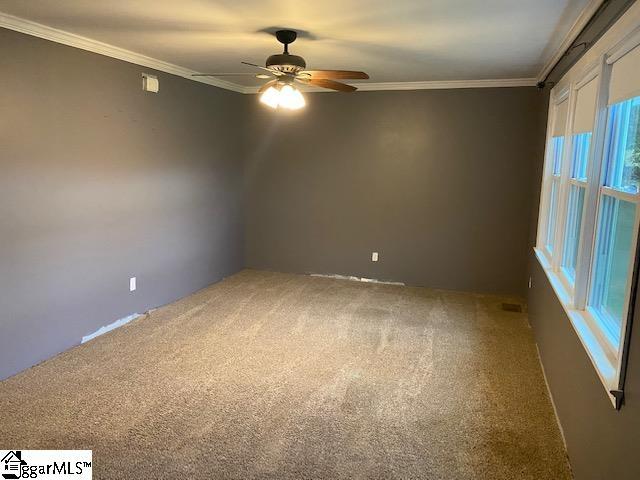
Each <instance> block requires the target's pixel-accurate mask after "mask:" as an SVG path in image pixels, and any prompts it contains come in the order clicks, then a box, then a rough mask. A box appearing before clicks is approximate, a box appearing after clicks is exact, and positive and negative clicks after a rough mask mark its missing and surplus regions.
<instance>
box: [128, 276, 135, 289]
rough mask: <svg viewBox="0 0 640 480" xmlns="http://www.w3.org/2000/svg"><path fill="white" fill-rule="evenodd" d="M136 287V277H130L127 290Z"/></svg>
mask: <svg viewBox="0 0 640 480" xmlns="http://www.w3.org/2000/svg"><path fill="white" fill-rule="evenodd" d="M135 289H136V277H131V278H130V279H129V291H130V292H133V291H134V290H135Z"/></svg>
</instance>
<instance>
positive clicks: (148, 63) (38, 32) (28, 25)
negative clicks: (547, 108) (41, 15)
mask: <svg viewBox="0 0 640 480" xmlns="http://www.w3.org/2000/svg"><path fill="white" fill-rule="evenodd" d="M0 27H2V28H7V29H9V30H14V31H16V32H21V33H25V34H27V35H32V36H34V37H39V38H43V39H45V40H50V41H52V42H56V43H61V44H63V45H68V46H70V47H75V48H79V49H82V50H86V51H89V52H93V53H97V54H99V55H105V56H107V57H111V58H116V59H118V60H122V61H125V62H128V63H133V64H136V65H140V66H143V67H147V68H153V69H154V70H158V71H161V72H166V73H170V74H172V75H177V76H179V77H184V78H186V79H188V80H192V81H194V82H200V83H205V84H207V85H213V86H215V87H220V88H224V89H226V90H232V91H234V92H238V93H244V94H255V93H257V92H258V88H259V87H248V86H244V85H238V84H236V83H232V82H228V81H225V80H220V79H217V78H213V77H193V76H192V75H193V74H194V73H199V72H196V71H195V70H191V69H188V68H185V67H181V66H179V65H174V64H172V63H168V62H164V61H162V60H158V59H156V58H152V57H148V56H146V55H142V54H139V53H136V52H132V51H130V50H125V49H124V48H120V47H116V46H113V45H109V44H107V43H104V42H99V41H97V40H93V39H90V38H87V37H83V36H81V35H76V34H74V33H69V32H65V31H63V30H59V29H57V28H53V27H49V26H46V25H42V24H40V23H36V22H32V21H31V20H26V19H24V18H20V17H15V16H13V15H9V14H6V13H2V12H0ZM535 84H536V79H535V78H509V79H490V80H447V81H424V82H378V83H376V82H371V83H352V84H351V85H353V86H354V87H357V88H358V90H359V91H378V90H438V89H452V88H500V87H530V86H534V85H535ZM301 90H303V91H305V92H331V90H327V89H324V88H316V87H302V88H301Z"/></svg>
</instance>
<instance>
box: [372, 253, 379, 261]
mask: <svg viewBox="0 0 640 480" xmlns="http://www.w3.org/2000/svg"><path fill="white" fill-rule="evenodd" d="M371 261H372V262H377V261H378V252H371Z"/></svg>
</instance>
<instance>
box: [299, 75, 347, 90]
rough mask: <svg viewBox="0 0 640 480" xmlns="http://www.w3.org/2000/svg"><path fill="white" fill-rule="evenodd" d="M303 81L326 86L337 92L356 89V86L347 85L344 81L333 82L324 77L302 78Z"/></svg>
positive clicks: (317, 85)
mask: <svg viewBox="0 0 640 480" xmlns="http://www.w3.org/2000/svg"><path fill="white" fill-rule="evenodd" d="M304 83H307V84H309V85H315V86H316V87H322V88H328V89H330V90H337V91H339V92H355V91H356V90H357V88H356V87H353V86H351V85H347V84H346V83H340V82H334V81H333V80H329V79H326V78H310V79H309V80H304Z"/></svg>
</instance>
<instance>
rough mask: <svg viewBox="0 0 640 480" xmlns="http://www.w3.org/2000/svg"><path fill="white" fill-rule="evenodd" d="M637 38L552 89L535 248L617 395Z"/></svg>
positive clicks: (639, 129)
mask: <svg viewBox="0 0 640 480" xmlns="http://www.w3.org/2000/svg"><path fill="white" fill-rule="evenodd" d="M638 22H640V18H639V19H638ZM629 35H630V36H629V37H628V38H624V39H620V38H619V39H618V40H622V41H620V43H619V44H618V45H615V46H614V47H613V48H612V49H610V50H608V51H607V50H606V48H602V50H601V52H602V53H601V54H600V58H599V62H598V63H597V64H594V63H592V64H591V66H589V65H584V64H583V63H581V62H582V61H579V62H578V63H577V64H576V66H574V67H573V68H572V69H571V70H570V71H569V72H568V73H567V74H566V75H565V78H563V79H562V80H561V81H560V82H559V84H558V85H557V86H556V87H554V89H553V90H552V97H551V106H552V108H550V116H549V126H550V128H549V133H548V142H547V155H546V165H545V169H544V178H543V182H542V192H541V202H540V216H539V232H538V241H537V246H536V253H537V256H538V258H539V260H540V262H541V264H542V266H543V268H544V270H545V272H546V274H547V276H548V277H549V279H550V282H551V285H552V286H553V288H554V290H555V291H556V293H557V295H558V298H559V299H560V302H561V303H562V305H563V307H564V308H565V310H566V312H567V316H568V317H569V320H570V322H571V324H572V325H573V327H574V329H575V331H576V333H577V335H578V337H579V338H580V340H581V342H582V344H583V346H584V347H585V349H586V351H587V353H588V354H589V357H590V358H591V361H592V363H593V365H594V367H595V368H596V371H597V372H598V375H599V377H600V379H601V381H602V383H603V385H604V386H605V388H606V390H607V392H608V393H609V394H610V392H611V391H618V390H620V389H622V388H623V385H624V383H623V382H624V379H623V378H622V375H623V371H624V358H625V355H626V349H627V345H626V344H625V341H626V338H627V331H628V328H629V322H630V320H629V317H630V310H631V301H632V299H631V290H632V285H633V283H634V279H635V278H634V276H635V275H637V272H636V271H635V270H636V268H635V267H636V265H637V264H638V262H637V259H636V256H637V254H636V252H637V249H638V246H637V238H638V231H639V224H640V31H638V32H631V33H630V34H629ZM604 38H605V37H603V39H604ZM607 41H609V42H612V40H611V39H608V40H607ZM596 45H598V43H596ZM610 398H611V400H612V402H613V403H614V405H616V406H619V402H618V399H619V395H612V394H610Z"/></svg>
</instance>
